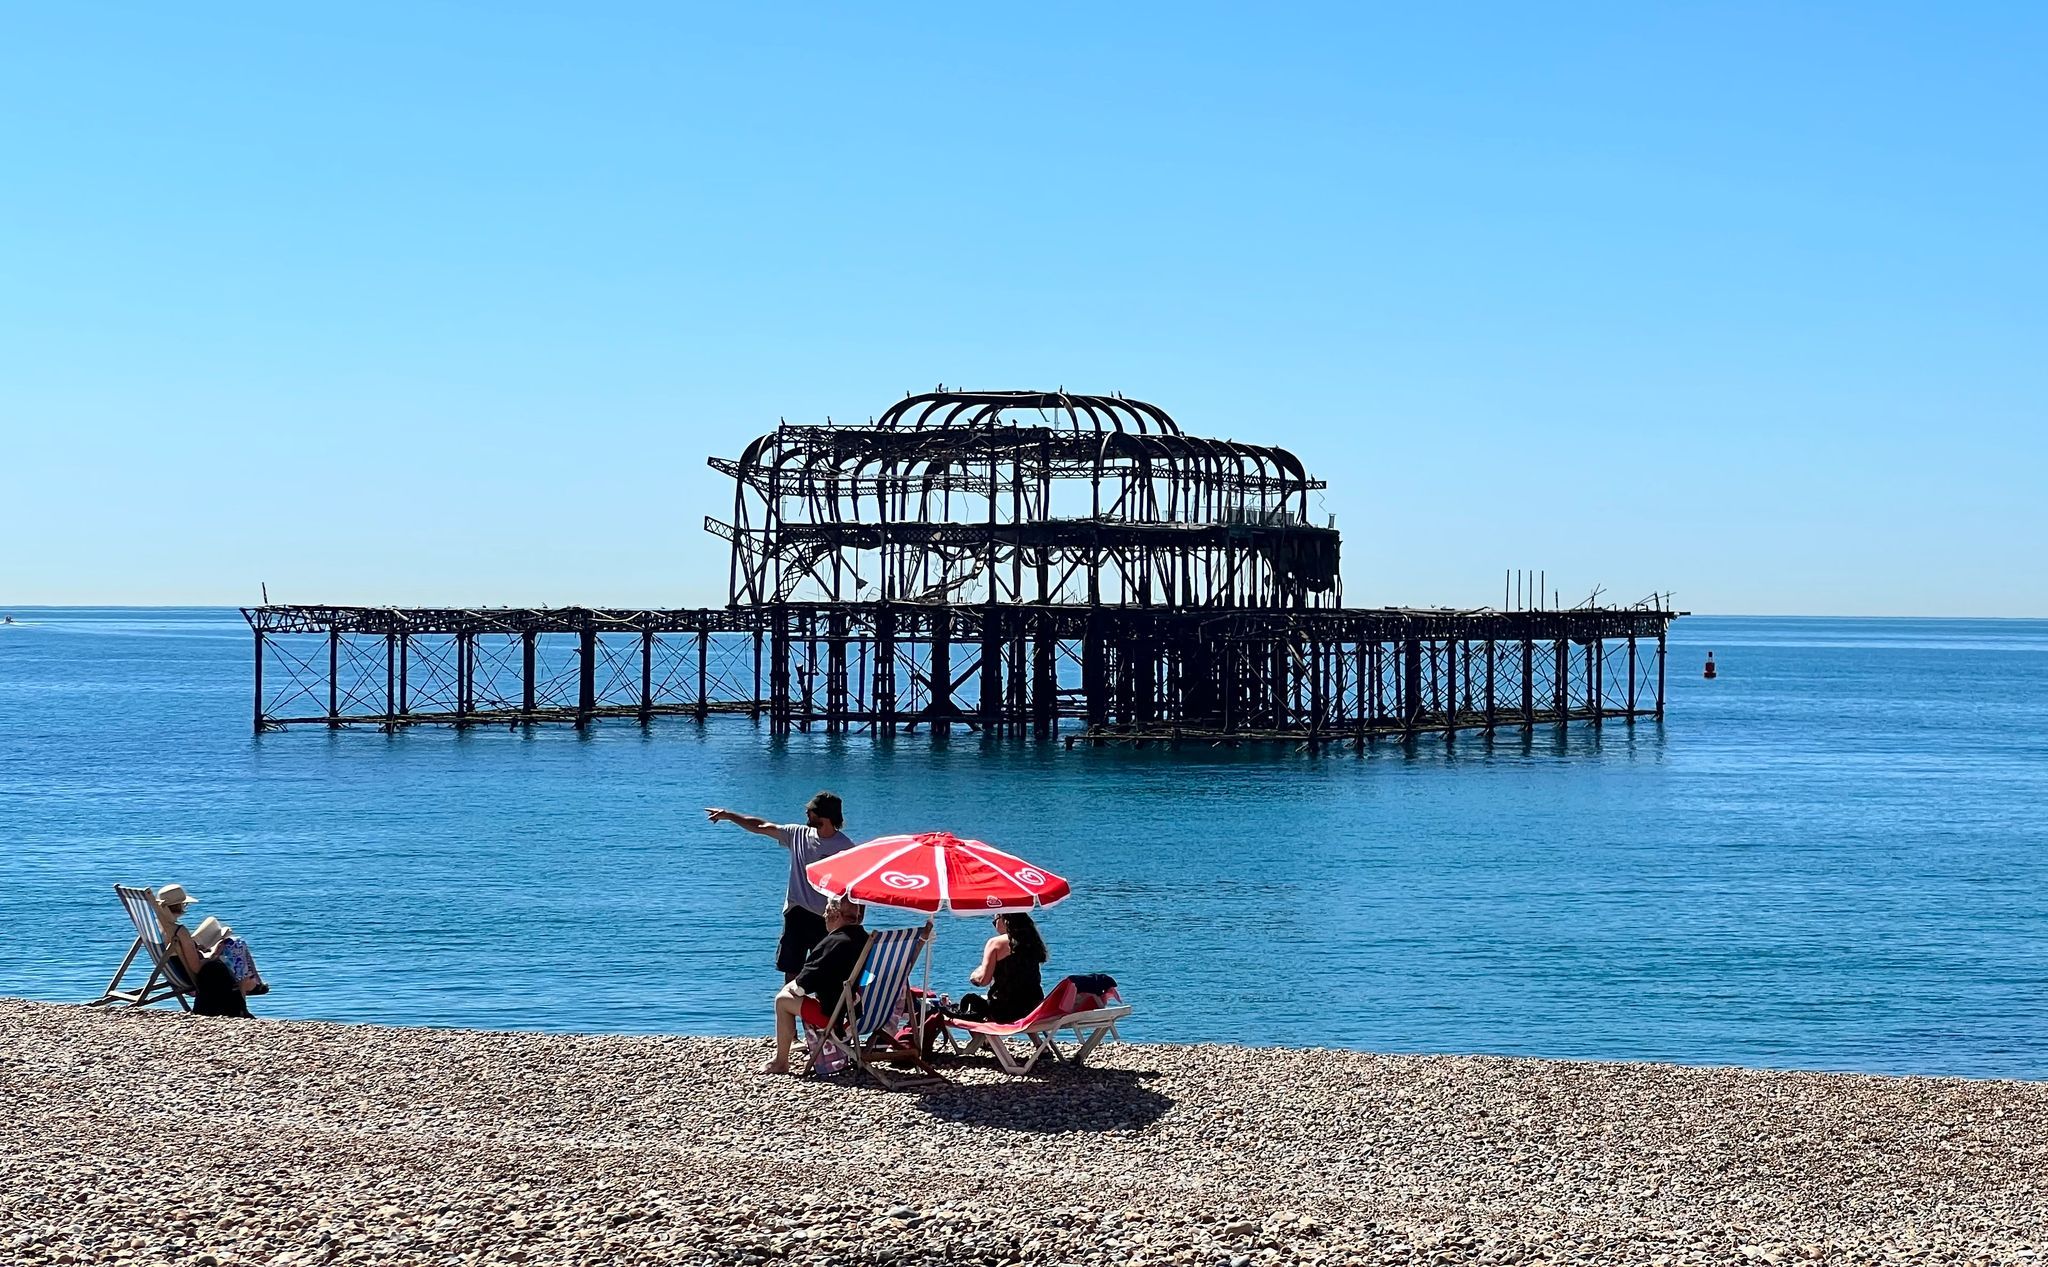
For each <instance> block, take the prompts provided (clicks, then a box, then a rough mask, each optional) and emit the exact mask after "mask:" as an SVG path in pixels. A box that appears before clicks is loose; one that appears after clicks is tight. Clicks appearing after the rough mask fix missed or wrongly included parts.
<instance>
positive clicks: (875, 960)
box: [856, 923, 932, 1038]
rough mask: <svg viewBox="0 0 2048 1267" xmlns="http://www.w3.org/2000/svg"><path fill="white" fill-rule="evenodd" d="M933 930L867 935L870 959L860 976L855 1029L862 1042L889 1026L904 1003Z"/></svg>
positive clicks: (897, 929) (866, 961) (867, 959)
mask: <svg viewBox="0 0 2048 1267" xmlns="http://www.w3.org/2000/svg"><path fill="white" fill-rule="evenodd" d="M931 929H932V926H931V925H930V924H928V923H927V924H925V925H923V926H922V927H919V928H888V929H884V930H882V931H881V932H879V933H870V934H869V935H868V946H867V956H866V959H865V960H864V963H863V967H862V969H861V974H860V983H859V985H858V987H857V988H858V989H859V991H860V1018H859V1024H858V1026H857V1027H856V1030H857V1033H858V1034H859V1035H860V1037H862V1038H867V1037H868V1036H870V1035H872V1034H873V1033H875V1032H876V1031H877V1030H879V1029H881V1028H882V1027H883V1026H884V1025H887V1024H888V1023H889V1020H890V1018H891V1017H893V1016H895V1015H896V1012H897V1010H898V1007H899V1005H900V1004H901V1003H902V1002H903V991H904V989H905V987H907V986H908V985H909V984H910V970H911V969H912V968H913V967H915V966H916V964H917V956H918V953H919V952H920V951H922V950H923V949H924V943H925V939H926V938H927V937H929V936H930V935H931Z"/></svg>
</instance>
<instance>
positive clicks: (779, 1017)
mask: <svg viewBox="0 0 2048 1267" xmlns="http://www.w3.org/2000/svg"><path fill="white" fill-rule="evenodd" d="M865 918H867V908H866V907H864V906H862V905H861V904H860V903H858V902H855V901H852V900H851V899H849V898H843V897H835V898H831V899H828V900H827V901H826V903H825V936H824V939H823V940H821V941H819V943H818V944H817V945H816V946H814V947H812V948H811V953H810V955H809V956H808V957H806V958H805V959H804V966H803V967H802V969H800V970H799V971H798V972H797V974H796V979H795V980H793V981H791V982H790V983H789V984H788V985H785V986H783V987H782V992H781V993H780V994H777V995H776V996H775V1059H773V1060H771V1061H769V1062H768V1063H767V1064H765V1065H763V1066H761V1072H762V1073H788V1072H789V1047H790V1044H791V1043H794V1042H795V1041H796V1026H797V1018H798V1017H799V1016H801V1015H802V1014H803V1009H804V999H805V997H806V996H808V997H810V998H814V999H816V1000H818V1002H819V1004H820V1005H821V1006H823V1007H824V1009H825V1010H826V1011H827V1012H830V1011H831V1010H832V1005H833V1004H835V1003H837V1002H838V1001H839V992H840V990H841V989H843V988H845V985H846V979H847V978H848V977H850V976H852V975H853V965H854V963H855V962H856V961H857V960H859V959H860V952H861V951H862V950H864V949H866V948H867V944H868V930H867V929H865V928H862V927H861V924H860V922H861V920H863V919H865Z"/></svg>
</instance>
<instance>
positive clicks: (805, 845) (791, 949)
mask: <svg viewBox="0 0 2048 1267" xmlns="http://www.w3.org/2000/svg"><path fill="white" fill-rule="evenodd" d="M704 816H705V817H706V818H709V819H710V820H711V821H712V822H714V823H737V824H739V825H740V826H741V827H744V828H746V829H747V830H748V831H750V832H753V833H754V834H755V835H756V836H771V837H773V838H774V840H775V843H777V844H779V845H781V846H782V847H783V848H784V849H787V850H788V851H789V885H788V887H787V889H786V890H785V891H784V893H783V899H782V940H781V941H780V942H778V943H777V944H776V947H775V966H776V968H777V969H779V970H780V971H781V973H782V979H783V981H784V982H785V983H786V982H789V981H792V980H794V979H795V978H796V974H797V972H798V971H799V970H801V969H802V968H803V966H804V959H805V957H806V956H808V955H809V954H810V953H811V947H813V946H815V945H817V944H818V942H819V941H821V940H822V939H823V938H824V936H825V895H824V894H822V893H820V892H818V891H817V890H816V889H814V888H812V887H811V881H810V877H808V876H806V875H805V874H804V868H805V867H808V866H810V865H811V864H812V863H814V862H816V861H818V860H819V859H820V858H829V857H831V856H832V855H833V854H835V853H838V852H840V851H841V850H845V849H851V848H853V841H852V839H851V838H849V837H848V836H847V834H846V832H845V830H844V828H845V823H846V811H845V810H844V809H843V808H842V807H841V806H840V804H839V798H838V797H837V796H834V795H833V794H832V793H830V792H820V793H818V794H817V795H816V796H814V797H812V798H811V802H810V804H808V805H806V806H804V825H803V826H802V827H784V826H779V825H777V824H775V823H771V822H769V821H768V820H767V819H765V818H757V817H755V816H754V815H752V814H739V813H735V812H733V811H732V810H729V809H707V810H705V811H704Z"/></svg>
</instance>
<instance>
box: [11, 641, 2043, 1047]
mask: <svg viewBox="0 0 2048 1267" xmlns="http://www.w3.org/2000/svg"><path fill="white" fill-rule="evenodd" d="M15 614H16V616H17V618H18V619H20V620H21V621H22V622H23V623H22V624H20V625H17V626H13V627H10V628H8V629H7V630H6V631H5V632H4V633H0V806H4V807H5V810H6V815H5V817H6V821H7V824H8V830H9V833H10V836H11V837H12V848H11V850H10V854H11V859H10V863H9V872H10V874H9V878H8V882H7V883H6V884H5V885H0V923H4V925H5V926H6V927H8V928H9V929H10V930H12V941H13V944H14V946H15V948H16V949H15V952H14V953H12V954H10V955H9V956H7V957H6V959H5V961H4V962H0V992H5V993H18V994H27V995H30V996H34V997H39V998H51V999H80V998H85V997H89V996H91V995H92V994H94V993H96V992H97V991H98V989H99V988H100V987H101V986H103V985H104V984H105V978H106V976H107V975H108V974H109V973H110V972H111V971H112V968H113V965H114V963H115V962H116V961H117V960H118V959H119V957H120V954H121V952H122V950H123V949H125V942H124V940H123V938H122V936H121V912H120V910H119V907H118V906H117V905H116V904H115V902H114V899H113V895H112V893H111V890H110V889H109V887H108V886H109V885H110V884H111V883H112V882H113V881H114V880H116V879H120V880H138V881H163V880H169V879H177V880H181V881H183V882H184V883H185V884H186V885H187V886H188V887H190V888H192V889H193V890H194V891H195V892H198V893H200V894H201V895H202V896H203V897H204V898H205V899H206V900H205V902H204V905H203V910H204V911H205V912H210V913H217V914H220V915H222V916H223V917H225V918H227V919H228V920H229V921H230V922H232V923H234V924H235V925H236V927H237V928H238V929H240V930H242V931H244V932H247V933H248V934H250V936H251V937H252V939H254V940H255V941H256V944H257V947H258V950H259V953H260V954H261V955H262V958H263V963H264V965H265V968H266V970H268V975H271V976H272V977H273V978H274V980H275V981H276V983H277V989H276V990H275V992H274V993H272V994H271V995H270V996H268V997H267V998H265V999H263V1000H261V1001H260V1010H261V1011H263V1012H264V1013H265V1014H267V1015H284V1016H300V1017H320V1018H331V1019H339V1020H357V1021H391V1022H400V1023H419V1024H436V1025H474V1026H509V1027H537V1028H549V1029H600V1030H626V1031H687V1032H714V1033H764V1032H765V1031H766V1029H767V1025H768V1021H767V1015H768V1013H767V1010H766V1004H765V1000H766V998H767V996H768V995H769V994H770V993H772V991H773V989H774V986H775V984H776V981H777V979H776V976H775V974H774V972H773V971H772V969H771V967H770V963H769V961H770V959H771V957H772V949H773V939H774V934H775V926H776V921H775V907H776V903H777V901H778V899H779V893H780V879H779V876H780V874H781V861H780V858H779V855H777V854H776V853H775V851H774V849H773V847H772V846H770V845H768V844H767V843H766V842H761V841H757V840H755V839H754V838H751V837H744V836H739V835H736V834H732V833H721V832H718V831H715V830H710V829H707V828H706V827H705V826H704V825H703V822H702V815H701V812H700V807H701V806H703V805H706V804H729V805H734V806H738V807H740V808H743V809H747V810H753V811H759V812H764V813H770V814H778V815H788V816H790V817H792V818H793V817H795V816H796V815H797V813H798V812H799V810H800V807H801V805H802V803H803V800H804V799H805V798H806V797H807V796H808V795H809V794H810V793H811V792H813V791H815V790H817V789H818V788H820V787H830V788H833V789H835V790H837V791H839V792H840V793H841V794H842V795H844V796H845V798H846V800H847V804H848V808H849V820H850V821H849V824H848V826H849V829H850V830H851V831H852V832H853V834H854V835H855V836H856V837H860V838H864V837H866V836H869V835H878V834H881V833H884V832H889V831H901V830H911V829H918V828H925V827H946V828H949V829H953V830H957V831H962V832H965V833H969V834H973V835H978V836H983V837H985V838H987V839H989V840H991V841H994V842H998V843H1001V844H1005V845H1009V846H1012V847H1015V848H1016V849H1017V850H1018V851H1019V852H1021V853H1023V854H1025V855H1026V856H1029V857H1032V858H1033V859H1037V860H1042V861H1043V862H1044V863H1045V864H1046V865H1048V866H1051V867H1053V868H1055V869H1056V870H1058V871H1060V872H1061V873H1062V874H1066V875H1070V876H1072V877H1073V878H1074V879H1075V881H1076V887H1077V896H1076V897H1075V898H1074V899H1073V900H1072V901H1070V902H1067V903H1065V904H1063V905H1062V906H1060V907H1059V908H1058V909H1057V910H1055V911H1052V912H1049V913H1048V915H1047V918H1046V919H1045V921H1044V925H1045V929H1046V933H1047V937H1048V940H1049V941H1050V942H1051V944H1052V948H1053V953H1054V963H1053V965H1052V966H1053V969H1054V970H1055V971H1061V972H1064V971H1080V970H1093V969H1102V970H1107V971H1110V972H1113V973H1115V974H1116V975H1117V976H1118V978H1119V979H1120V980H1122V981H1123V982H1124V983H1125V985H1126V987H1127V992H1128V993H1129V994H1130V996H1131V998H1132V1000H1133V1001H1134V1002H1135V1003H1137V1004H1138V1006H1139V1008H1140V1015H1139V1017H1138V1018H1137V1019H1136V1020H1135V1021H1134V1023H1133V1024H1132V1026H1131V1029H1130V1034H1131V1037H1133V1038H1140V1039H1147V1040H1174V1041H1206V1040H1224V1041H1233V1042H1248V1043H1288V1044H1328V1045H1343V1046H1359V1047H1370V1048H1377V1049H1383V1050H1421V1051H1486V1052H1512V1053H1525V1054H1536V1055H1548V1056H1570V1057H1598V1058H1647V1059H1659V1060H1685V1061H1703V1062H1730V1063H1740V1064H1754V1065H1790V1066H1805V1067H1822V1068H1854V1069H1868V1070H1883V1071H1896V1072H1935V1073H1962V1074H2004V1075H2019V1076H2033V1077H2042V1076H2048V1024H2044V1019H2048V916H2044V914H2043V910H2042V905H2041V900H2040V896H2039V895H2040V894H2041V893H2042V892H2044V891H2048V823H2044V819H2043V816H2042V815H2041V814H2040V813H2039V811H2038V806H2039V805H2041V804H2043V803H2048V795H2044V794H2048V738H2044V736H2048V624H2043V623H2035V622H1969V621H1940V622H1930V621H1788V620H1735V619H1714V618H1707V617H1696V618H1694V619H1692V620H1689V621H1685V622H1681V623H1680V624H1679V625H1677V626H1675V627H1674V630H1673V633H1672V644H1673V648H1674V650H1673V654H1674V655H1677V656H1678V657H1679V662H1680V663H1690V664H1697V663H1700V662H1703V660H1704V658H1705V650H1706V649H1707V648H1708V647H1711V648H1712V649H1713V650H1714V651H1715V652H1716V658H1717V660H1718V661H1719V663H1720V666H1721V672H1720V676H1719V677H1718V678H1717V679H1716V680H1714V681H1707V680H1704V679H1703V678H1701V677H1698V676H1696V675H1694V674H1690V673H1688V674H1682V675H1674V677H1673V679H1672V703H1671V712H1670V717H1669V719H1668V720H1667V722H1666V723H1664V724H1663V725H1662V726H1661V727H1660V726H1657V725H1654V724H1651V723H1647V722H1638V723H1636V724H1635V725H1634V726H1632V727H1631V726H1622V725H1614V724H1610V725H1609V726H1608V727H1607V728H1606V729H1605V730H1604V731H1600V732H1595V731H1594V730H1592V729H1590V728H1587V727H1583V726H1579V727H1573V728H1570V729H1559V728H1555V727H1552V728H1548V729H1546V730H1539V731H1538V732H1537V733H1535V734H1534V735H1531V736H1526V737H1525V736H1523V735H1522V734H1520V733H1517V732H1505V733H1502V734H1500V735H1498V736H1496V737H1495V738H1493V739H1492V740H1490V741H1489V740H1487V739H1485V738H1484V737H1482V736H1478V735H1467V736H1462V737H1460V738H1458V739H1457V740H1455V741H1454V742H1452V743H1450V744H1448V745H1447V744H1446V743H1445V742H1444V741H1443V740H1442V739H1441V738H1429V739H1424V740H1420V741H1417V742H1414V743H1412V744H1406V745H1404V744H1402V743H1399V742H1393V741H1381V742H1380V743H1378V744H1377V745H1376V746H1374V747H1372V748H1370V749H1369V750H1368V751H1367V752H1366V754H1365V755H1363V756H1356V755H1353V754H1351V753H1349V752H1348V751H1347V752H1343V753H1341V754H1325V755H1322V756H1317V757H1310V756H1306V755H1302V754H1298V753H1294V752H1291V751H1288V750H1286V749H1284V748H1277V747H1262V746H1256V745H1253V746H1246V747H1242V748H1237V749H1229V748H1212V747H1207V746H1200V747H1183V748H1180V749H1178V750H1172V749H1160V748H1150V749H1146V750H1143V751H1131V750H1119V749H1104V750H1094V751H1088V750H1082V751H1075V752H1064V751H1060V750H1059V749H1058V748H1057V747H1056V746H1054V745H1046V744H1040V743H1034V742H1031V741H1028V740H1025V741H1014V740H1013V741H1008V742H1005V743H1001V744H997V745H993V746H984V745H983V744H982V743H981V742H980V741H978V740H976V739H973V738H971V737H963V736H961V735H959V734H957V733H956V734H955V735H954V736H953V738H952V739H951V741H950V742H947V743H935V742H934V741H932V740H930V739H927V738H919V737H898V738H896V739H894V740H893V741H882V742H877V741H875V740H872V739H869V738H866V737H858V738H837V737H829V736H824V735H814V736H805V735H796V736H790V737H787V738H774V737H771V736H769V735H767V734H766V733H765V731H763V730H759V729H756V728H755V726H754V725H753V724H752V723H750V722H748V721H747V720H746V719H744V718H713V719H711V720H709V721H707V722H704V723H701V724H700V723H697V722H694V721H690V720H685V719H661V720H657V721H655V722H654V723H653V724H652V725H651V726H649V727H647V728H644V729H643V728H642V727H640V726H638V725H636V724H633V723H631V722H624V721H619V722H604V723H601V724H598V725H595V726H593V727H591V728H589V729H588V730H587V731H585V732H582V733H578V732H576V731H573V730H567V729H535V730H532V731H518V730H508V729H491V730H473V731H468V732H462V733H457V732H453V731H433V730H423V731H415V732H410V733H403V734H396V735H385V734H380V733H376V732H370V731H358V732H343V733H329V732H325V731H303V732H288V733H283V734H268V735H260V736H252V735H251V734H250V733H249V732H248V725H247V710H248V700H247V676H246V675H247V663H246V661H247V657H248V635H247V629H246V626H244V625H243V624H242V621H241V619H240V617H239V616H238V615H237V614H236V613H234V612H232V611H204V612H200V611H190V612H162V611H155V612H134V611H103V610H102V611H81V610H65V611H55V610H45V611H18V612H16V613H15ZM128 647H132V648H133V652H132V654H130V653H127V652H125V651H124V650H122V649H123V648H128ZM88 650H89V652H90V654H87V652H88ZM93 710H98V711H100V712H102V713H112V714H118V715H119V716H121V717H123V718H124V719H125V721H124V723H123V724H122V725H121V726H118V727H108V726H105V725H102V724H100V723H98V722H97V721H95V720H93V718H92V716H91V713H92V711H93ZM1567 758H1568V759H1567ZM985 935H986V934H985V930H984V927H983V926H982V925H981V924H979V923H977V922H970V921H949V922H947V923H944V924H942V926H941V929H940V943H939V945H940V949H939V956H938V969H939V972H940V974H941V975H942V976H943V977H944V979H945V983H946V984H947V985H949V986H950V987H951V988H953V989H955V990H956V991H957V990H958V989H959V988H960V983H961V982H962V981H963V980H964V977H965V974H966V971H967V969H968V967H969V966H971V963H972V959H973V954H974V950H975V947H977V946H978V944H979V943H980V941H981V939H982V938H983V937H984V936H985Z"/></svg>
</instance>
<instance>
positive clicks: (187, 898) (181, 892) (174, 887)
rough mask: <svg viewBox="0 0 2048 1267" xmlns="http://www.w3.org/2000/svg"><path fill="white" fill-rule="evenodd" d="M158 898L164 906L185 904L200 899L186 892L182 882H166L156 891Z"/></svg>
mask: <svg viewBox="0 0 2048 1267" xmlns="http://www.w3.org/2000/svg"><path fill="white" fill-rule="evenodd" d="M156 900H157V902H158V903H160V904H161V905H164V906H185V905H189V904H190V903H192V902H196V901H198V900H199V899H198V898H195V897H193V896H192V895H191V894H190V893H187V892H185V886H184V885H182V884H166V885H165V886H163V887H162V888H160V889H158V890H157V891H156Z"/></svg>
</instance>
